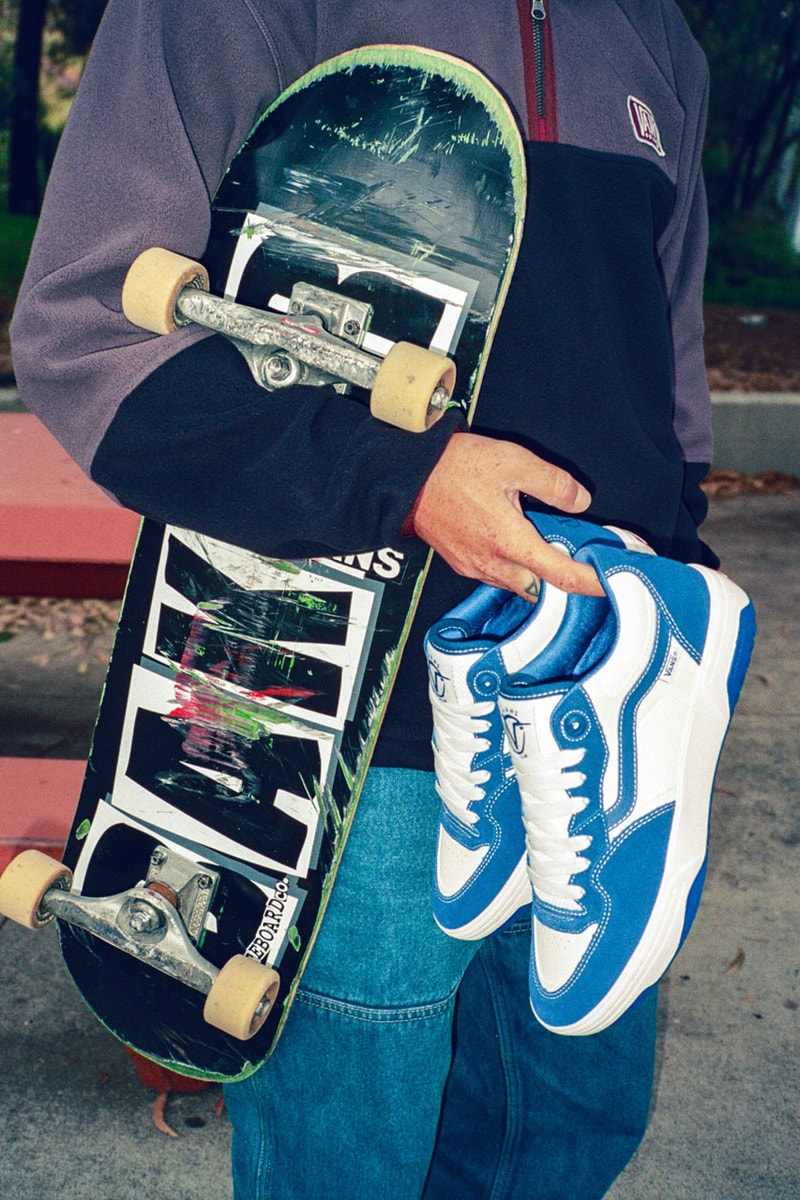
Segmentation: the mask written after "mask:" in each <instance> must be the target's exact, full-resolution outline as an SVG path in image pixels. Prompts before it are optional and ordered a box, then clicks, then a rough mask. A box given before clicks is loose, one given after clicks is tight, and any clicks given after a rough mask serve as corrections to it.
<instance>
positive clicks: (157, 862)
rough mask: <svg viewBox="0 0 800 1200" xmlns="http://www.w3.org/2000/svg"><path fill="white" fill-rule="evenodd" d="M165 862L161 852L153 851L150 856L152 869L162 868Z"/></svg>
mask: <svg viewBox="0 0 800 1200" xmlns="http://www.w3.org/2000/svg"><path fill="white" fill-rule="evenodd" d="M166 861H167V856H166V854H165V853H164V851H163V850H154V851H153V853H152V854H151V855H150V865H151V866H153V867H163V865H164V863H165V862H166Z"/></svg>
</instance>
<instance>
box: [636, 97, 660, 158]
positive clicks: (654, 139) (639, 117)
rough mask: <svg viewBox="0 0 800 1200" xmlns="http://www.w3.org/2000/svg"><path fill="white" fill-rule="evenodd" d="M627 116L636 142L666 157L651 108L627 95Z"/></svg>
mask: <svg viewBox="0 0 800 1200" xmlns="http://www.w3.org/2000/svg"><path fill="white" fill-rule="evenodd" d="M628 116H629V117H630V119H631V125H632V126H633V132H634V136H635V137H636V140H637V142H642V144H643V145H645V146H649V147H650V148H651V150H655V152H656V154H658V155H659V156H660V157H661V158H664V157H666V151H665V150H664V147H663V146H662V144H661V134H660V133H659V131H658V125H657V124H656V119H655V117H654V116H653V110H652V109H651V108H648V106H647V105H646V104H645V103H644V101H642V100H637V99H636V97H635V96H628Z"/></svg>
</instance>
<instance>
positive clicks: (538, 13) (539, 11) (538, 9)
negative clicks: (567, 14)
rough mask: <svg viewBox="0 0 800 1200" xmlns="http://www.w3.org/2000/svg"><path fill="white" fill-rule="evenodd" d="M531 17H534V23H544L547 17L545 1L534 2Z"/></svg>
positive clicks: (537, 0) (536, 0) (535, 0)
mask: <svg viewBox="0 0 800 1200" xmlns="http://www.w3.org/2000/svg"><path fill="white" fill-rule="evenodd" d="M531 16H532V17H533V19H534V21H544V19H545V18H546V16H547V13H546V12H545V7H544V0H532V3H531Z"/></svg>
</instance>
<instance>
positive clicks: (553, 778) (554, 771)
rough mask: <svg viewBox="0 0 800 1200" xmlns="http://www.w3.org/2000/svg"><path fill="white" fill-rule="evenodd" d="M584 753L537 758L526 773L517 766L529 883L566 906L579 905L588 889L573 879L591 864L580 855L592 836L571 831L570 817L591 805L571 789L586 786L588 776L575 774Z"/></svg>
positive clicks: (526, 766)
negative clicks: (573, 793) (570, 789)
mask: <svg viewBox="0 0 800 1200" xmlns="http://www.w3.org/2000/svg"><path fill="white" fill-rule="evenodd" d="M584 753H585V751H584V750H582V749H581V750H558V751H555V752H554V753H551V754H534V755H532V756H531V758H530V759H529V760H526V761H525V763H524V764H523V767H522V770H520V769H519V766H518V768H517V780H518V782H519V789H520V795H521V797H522V813H523V817H524V820H525V829H526V839H525V840H526V844H527V847H528V872H529V874H530V877H531V883H532V884H533V887H534V890H535V892H536V894H537V895H538V896H539V897H540V898H541V899H542V900H545V901H547V902H549V903H551V904H556V905H558V906H560V907H564V908H576V907H577V906H578V902H579V901H580V899H581V897H582V896H583V894H584V892H585V888H582V887H581V886H580V884H577V883H572V882H570V880H571V877H572V876H573V875H577V874H580V872H581V871H585V870H586V868H587V867H589V866H590V865H591V864H590V861H589V859H587V858H583V857H582V854H583V851H584V850H588V849H589V847H590V846H591V844H592V839H591V837H589V836H587V835H584V834H571V833H570V831H569V824H570V820H571V819H572V817H573V816H575V815H576V814H577V813H579V812H583V810H584V808H585V807H586V805H587V804H588V802H589V801H588V799H587V798H586V797H585V796H571V795H570V794H569V792H568V790H567V789H568V788H578V787H580V786H581V784H583V783H585V782H586V776H585V775H583V774H582V773H581V772H580V771H576V770H574V768H575V767H577V765H578V764H579V763H580V762H581V760H582V759H583V756H584Z"/></svg>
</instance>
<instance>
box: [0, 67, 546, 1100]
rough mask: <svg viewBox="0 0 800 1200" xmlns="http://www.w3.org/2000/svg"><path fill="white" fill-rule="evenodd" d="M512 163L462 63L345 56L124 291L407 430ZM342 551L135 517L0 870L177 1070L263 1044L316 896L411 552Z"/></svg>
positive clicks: (488, 250) (262, 367) (225, 1072)
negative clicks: (281, 547)
mask: <svg viewBox="0 0 800 1200" xmlns="http://www.w3.org/2000/svg"><path fill="white" fill-rule="evenodd" d="M525 186H526V184H525V163H524V155H523V149H522V143H521V139H520V135H519V132H518V129H517V126H516V123H515V121H514V118H513V117H512V115H511V113H510V111H509V109H508V107H507V105H506V103H505V101H504V100H503V99H502V98H501V97H500V95H499V94H498V93H497V92H496V90H495V89H494V88H493V86H492V85H491V84H490V83H489V82H488V81H487V80H486V79H485V78H484V77H483V76H482V75H481V74H480V72H478V71H477V70H475V69H474V68H473V67H471V66H469V65H467V64H465V63H463V62H461V61H459V60H456V59H453V58H451V57H448V56H445V55H441V54H438V53H434V52H431V51H426V50H422V49H418V48H410V47H396V46H378V47H372V48H366V49H362V50H358V51H354V52H351V53H347V54H344V55H342V56H340V57H338V58H336V59H333V60H331V61H329V62H326V63H323V64H322V65H321V66H318V67H316V68H314V69H313V70H311V71H310V72H309V73H308V74H307V75H305V76H304V77H303V78H301V79H300V80H298V81H297V82H296V83H294V84H293V85H292V86H291V87H290V88H289V89H288V90H287V91H286V92H284V93H283V94H282V95H281V96H280V97H279V99H278V100H277V101H276V102H275V103H274V104H273V105H272V106H271V107H270V108H269V109H268V110H267V111H266V113H265V114H264V115H263V116H262V118H261V119H260V120H259V122H258V123H257V124H256V126H255V128H254V129H253V131H252V133H251V134H250V136H249V138H248V139H247V141H246V142H245V144H244V145H243V146H242V148H241V149H240V151H239V152H238V154H237V155H236V156H235V158H234V159H233V161H232V163H231V165H230V167H229V168H228V170H227V172H226V174H225V176H224V178H223V180H222V182H221V184H220V186H219V189H218V191H217V194H216V196H215V198H214V200H213V204H212V223H211V233H210V238H209V242H208V247H207V251H206V253H205V255H204V256H203V260H202V262H201V263H193V262H191V261H190V260H186V259H183V258H181V257H180V256H176V255H175V254H173V253H171V252H169V251H166V250H164V249H162V248H159V247H154V248H151V250H149V251H146V252H145V254H144V255H143V256H142V257H141V258H140V259H137V261H136V263H134V264H133V265H132V267H131V272H130V275H129V277H128V280H127V281H126V285H125V291H124V293H123V305H124V308H125V312H126V314H127V315H128V317H129V318H130V319H131V320H133V321H134V322H135V323H136V324H139V325H142V326H144V327H145V328H148V329H150V330H152V331H154V332H156V333H160V334H163V335H165V336H169V335H170V333H171V331H173V330H174V329H176V328H178V327H181V326H184V325H187V324H190V323H195V324H200V325H204V326H205V327H207V328H209V329H213V330H216V331H217V332H218V333H221V334H223V335H225V336H227V337H229V338H230V339H231V340H232V341H233V342H234V344H235V345H236V346H237V347H238V348H239V350H240V351H241V352H242V354H243V355H244V357H245V359H246V360H247V362H248V364H249V365H250V369H251V371H252V373H253V375H254V377H255V378H256V379H257V380H258V382H259V383H261V384H262V385H263V386H264V388H265V392H264V403H265V404H269V403H270V393H271V392H272V391H274V390H275V389H277V388H279V387H281V386H284V385H285V384H287V383H294V382H298V381H300V382H304V383H308V384H319V385H323V384H333V385H334V386H336V387H337V388H339V389H340V390H342V391H345V390H347V391H349V393H350V396H351V399H352V402H353V403H369V404H370V406H371V409H372V413H373V416H374V417H375V418H376V419H381V420H388V421H390V422H393V423H395V424H397V425H400V426H401V427H403V428H406V429H413V430H416V431H417V432H418V433H419V436H421V437H424V436H425V430H426V429H427V428H428V426H429V425H430V424H431V422H432V421H434V420H436V419H437V417H438V416H439V415H440V414H441V412H442V411H444V410H445V409H446V408H447V407H449V406H451V405H458V406H459V407H460V408H461V409H462V410H463V411H464V413H465V414H466V415H467V417H468V418H471V416H472V411H473V408H474V405H475V401H476V398H477V395H478V390H479V387H480V381H481V378H482V375H483V371H484V367H485V363H486V359H487V356H488V353H489V348H490V345H491V341H492V337H493V334H494V329H495V326H496V323H497V320H498V318H499V315H500V311H501V309H502V304H503V299H504V296H505V293H506V290H507V287H508V284H509V280H510V277H511V273H512V270H513V266H514V261H515V257H516V252H517V247H518V244H519V240H520V237H521V229H522V218H523V213H524V207H525ZM353 549H354V553H353V554H350V555H345V556H342V557H337V558H330V559H320V560H313V561H297V562H286V561H277V560H273V559H268V558H264V557H261V556H259V555H256V554H253V553H251V552H249V551H246V550H243V549H240V548H238V547H236V546H233V545H228V544H226V543H223V542H220V541H218V540H215V539H213V538H210V537H206V536H203V535H201V534H198V533H195V532H192V531H191V530H186V529H181V528H177V527H172V526H164V525H161V524H159V523H157V522H155V521H153V520H149V519H146V520H144V522H143V524H142V526H141V530H140V535H139V539H138V543H137V547H136V551H135V555H134V559H133V562H132V565H131V571H130V576H129V580H128V584H127V589H126V594H125V598H124V602H123V606H122V609H121V613H120V619H119V627H118V630H117V634H116V639H115V643H114V647H113V651H112V656H111V661H110V665H109V670H108V675H107V679H106V684H105V688H104V692H103V697H102V700H101V705H100V710H99V714H98V719H97V725H96V728H95V732H94V737H93V740H92V747H91V752H90V756H89V761H88V764H87V769H86V776H85V782H84V785H83V788H82V791H81V794H80V797H79V800H78V805H77V810H76V813H75V818H74V822H73V826H72V830H71V833H70V836H69V839H68V842H67V845H66V848H65V852H64V857H63V863H57V862H55V860H53V859H49V858H47V857H46V856H43V855H38V856H37V852H36V851H28V852H25V853H24V854H22V855H20V856H19V857H18V858H17V859H15V860H14V861H13V862H12V863H11V865H10V866H9V868H8V869H7V871H6V873H5V874H4V876H3V877H2V879H0V911H2V912H4V913H5V914H6V915H8V916H10V917H12V918H14V919H16V920H19V921H21V922H22V923H23V924H26V925H28V926H30V927H37V926H39V925H41V924H44V923H47V922H48V921H50V920H52V919H56V920H57V925H58V933H59V938H60V945H61V951H62V954H63V957H64V960H65V962H66V965H67V968H68V970H69V972H70V974H71V976H72V978H73V980H74V982H75V983H76V984H77V987H78V988H79V990H80V992H81V993H82V994H83V996H84V998H85V1000H86V1001H87V1002H88V1004H89V1005H90V1007H91V1008H92V1009H93V1010H94V1012H95V1013H96V1014H97V1016H98V1017H99V1018H100V1020H101V1021H102V1022H103V1024H104V1025H105V1026H106V1027H107V1028H108V1029H110V1030H111V1032H112V1033H113V1034H115V1035H116V1036H117V1037H118V1038H119V1039H121V1040H122V1041H123V1042H124V1043H125V1044H126V1045H127V1046H129V1047H131V1048H132V1049H134V1050H136V1051H138V1052H139V1053H140V1054H143V1055H145V1056H146V1057H148V1058H150V1059H152V1060H154V1061H156V1062H159V1063H161V1064H162V1065H163V1066H165V1067H168V1068H170V1069H172V1070H174V1071H177V1072H180V1073H181V1074H184V1075H189V1076H196V1077H202V1078H206V1079H217V1080H232V1079H239V1078H244V1077H245V1076H247V1075H248V1074H250V1073H251V1072H252V1071H254V1070H255V1069H256V1068H257V1067H258V1066H260V1065H261V1064H262V1063H263V1062H264V1061H265V1060H266V1059H267V1058H268V1057H269V1054H270V1053H271V1051H272V1049H273V1047H274V1045H275V1043H276V1040H277V1038H278V1036H279V1035H280V1032H281V1030H282V1028H283V1026H284V1023H285V1021H286V1018H287V1015H288V1012H289V1009H290V1007H291V1003H292V999H293V997H294V994H295V991H296V989H297V986H298V982H299V979H300V976H301V973H302V971H303V968H304V966H305V963H306V961H307V958H308V955H309V953H310V951H311V949H312V946H313V943H314V939H315V936H316V933H317V931H318V929H319V926H320V922H321V921H322V919H323V914H324V910H325V906H326V903H327V900H328V897H329V895H330V892H331V888H332V886H333V882H334V877H335V874H336V869H337V867H338V864H339V861H340V859H341V856H342V853H343V850H344V846H345V842H346V838H347V833H348V830H349V828H350V825H351V823H352V821H353V816H354V813H355V809H356V804H357V800H358V795H359V792H360V790H361V787H362V784H363V781H364V777H365V775H366V772H367V768H368V766H369V761H370V756H371V753H372V749H373V746H374V744H375V741H376V738H377V735H378V730H379V728H380V724H381V719H382V716H383V713H384V711H385V709H386V705H387V701H388V698H389V693H390V690H391V686H392V682H393V679H394V677H395V674H396V672H397V668H398V664H399V661H400V656H401V653H402V651H403V647H404V644H405V641H406V638H407V636H408V631H409V628H410V625H411V621H412V618H413V614H414V610H415V606H416V603H417V600H418V597H419V594H420V590H421V588H422V584H423V581H424V577H425V572H426V568H427V562H428V558H429V554H428V553H426V552H425V551H424V549H423V550H419V551H418V550H416V549H409V548H408V547H404V548H394V547H386V548H385V549H382V550H379V551H375V552H370V553H358V552H357V550H358V548H357V547H354V548H353Z"/></svg>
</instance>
